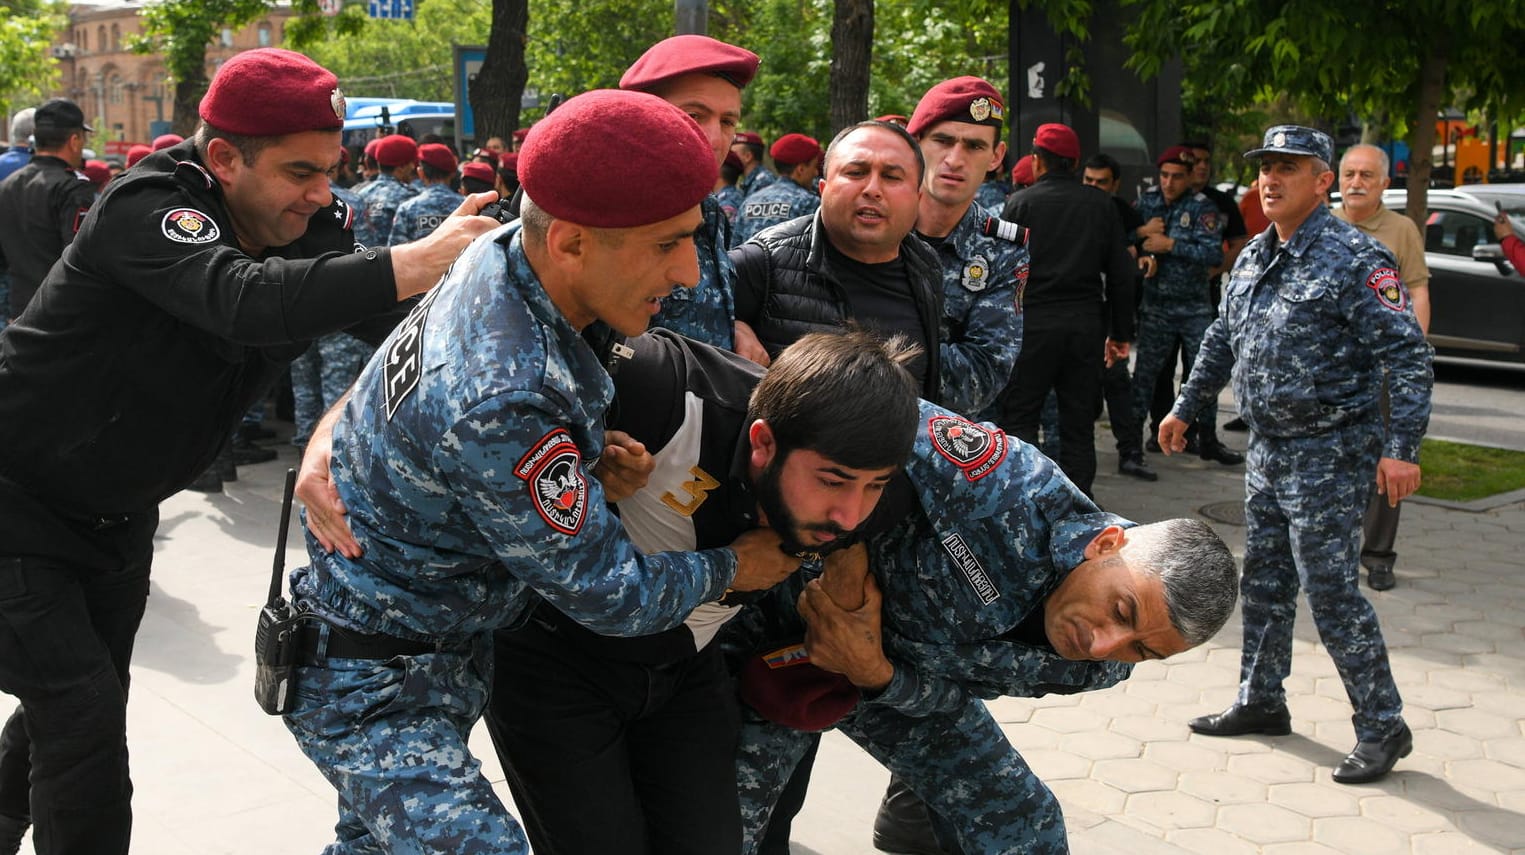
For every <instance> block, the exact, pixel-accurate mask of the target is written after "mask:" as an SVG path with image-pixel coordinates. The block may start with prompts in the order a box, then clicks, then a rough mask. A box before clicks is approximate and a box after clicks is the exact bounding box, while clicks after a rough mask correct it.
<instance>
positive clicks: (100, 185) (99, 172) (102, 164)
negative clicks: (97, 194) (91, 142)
mask: <svg viewBox="0 0 1525 855" xmlns="http://www.w3.org/2000/svg"><path fill="white" fill-rule="evenodd" d="M81 171H83V172H84V173H85V177H86V178H88V179H90V183H91V184H94V185H95V189H97V190H104V189H106V182H107V181H110V180H111V167H110V166H107V165H106V161H104V160H87V161H85V168H84V169H83V170H81Z"/></svg>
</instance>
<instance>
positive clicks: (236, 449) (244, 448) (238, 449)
mask: <svg viewBox="0 0 1525 855" xmlns="http://www.w3.org/2000/svg"><path fill="white" fill-rule="evenodd" d="M275 457H276V453H275V449H273V448H263V447H261V446H258V445H255V444H254V443H252V442H235V443H233V462H234V463H235V464H237V465H239V466H248V465H249V464H250V463H264V462H266V461H269V460H274V459H275Z"/></svg>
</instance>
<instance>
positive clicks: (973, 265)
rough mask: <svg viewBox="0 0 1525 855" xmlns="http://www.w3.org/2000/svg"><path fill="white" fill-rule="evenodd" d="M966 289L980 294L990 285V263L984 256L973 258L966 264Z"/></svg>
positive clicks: (964, 282) (964, 283) (964, 281)
mask: <svg viewBox="0 0 1525 855" xmlns="http://www.w3.org/2000/svg"><path fill="white" fill-rule="evenodd" d="M962 281H963V285H964V288H965V289H967V290H969V291H973V292H974V293H976V294H978V293H979V292H981V291H983V290H985V288H986V286H988V285H989V284H990V263H989V262H987V261H986V260H985V256H983V255H975V256H971V257H970V259H969V260H968V261H967V262H965V264H964V278H963V280H962Z"/></svg>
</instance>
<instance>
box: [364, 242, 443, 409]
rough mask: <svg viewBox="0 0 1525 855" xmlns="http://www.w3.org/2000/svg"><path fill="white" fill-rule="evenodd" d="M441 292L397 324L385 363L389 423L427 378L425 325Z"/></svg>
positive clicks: (435, 292) (436, 290)
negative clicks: (425, 373) (422, 380)
mask: <svg viewBox="0 0 1525 855" xmlns="http://www.w3.org/2000/svg"><path fill="white" fill-rule="evenodd" d="M355 246H356V251H357V252H358V251H359V250H360V245H359V244H358V243H357V244H355ZM439 292H440V289H439V288H438V287H435V288H431V289H429V293H428V294H426V295H424V298H423V299H422V300H420V301H418V305H416V306H414V307H413V310H412V311H410V312H408V316H407V317H406V318H403V321H402V323H400V324H398V325H397V329H396V330H395V331H394V332H393V333H392V337H391V339H390V340H389V341H388V343H387V345H386V348H387V353H386V359H385V361H383V362H382V365H381V370H382V376H383V382H384V383H385V392H386V402H387V419H388V420H389V421H390V420H391V418H392V416H393V415H395V414H396V413H397V407H398V405H399V404H401V403H402V402H403V399H405V398H407V397H408V395H409V394H410V393H411V392H412V391H413V390H414V389H416V388H417V387H418V380H419V378H420V377H422V376H423V358H424V323H425V322H426V321H427V320H428V319H429V307H430V306H433V305H434V298H435V297H437V296H439Z"/></svg>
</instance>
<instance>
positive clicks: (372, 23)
mask: <svg viewBox="0 0 1525 855" xmlns="http://www.w3.org/2000/svg"><path fill="white" fill-rule="evenodd" d="M310 2H311V3H312V4H313V11H316V0H310ZM299 11H301V10H300V9H299ZM414 15H415V17H414V20H411V21H394V20H373V19H371V18H369V17H367V15H366V7H365V4H356V3H351V4H350V5H347V6H345V7H344V8H343V9H342V10H341V11H340V14H338V15H336V16H334V17H333V18H321V17H304V18H303V19H301V20H300V21H297V20H293V21H292V23H290V24H289V25H288V26H287V28H286V34H287V39H288V42H287V47H290V48H292V49H293V50H300V51H302V52H303V53H306V54H307V55H308V56H311V57H312V58H313V59H314V60H315V61H316V62H318V64H320V65H322V66H323V67H324V68H327V69H328V70H330V71H332V72H333V73H334V74H337V75H338V76H339V83H340V85H341V86H342V87H343V88H344V93H345V94H346V95H352V96H375V97H398V98H416V99H418V100H420V101H453V100H455V78H454V75H453V72H452V69H451V60H452V50H451V46H452V45H456V44H462V45H485V44H486V43H487V32H488V29H489V27H491V26H492V3H491V2H490V0H416V2H415V4H414Z"/></svg>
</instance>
